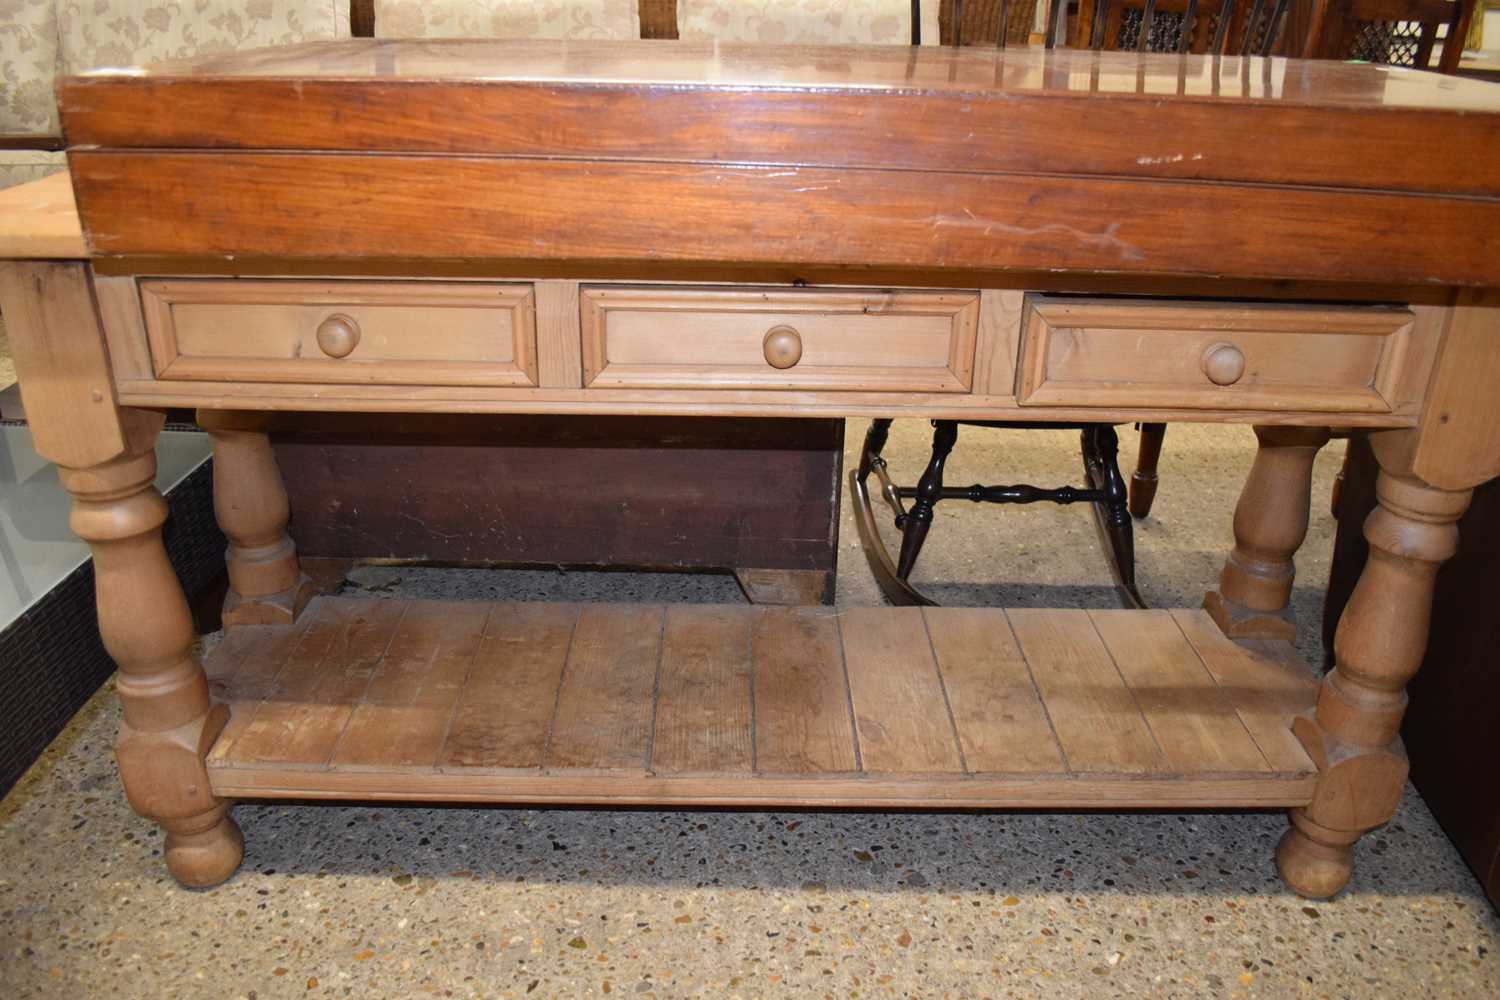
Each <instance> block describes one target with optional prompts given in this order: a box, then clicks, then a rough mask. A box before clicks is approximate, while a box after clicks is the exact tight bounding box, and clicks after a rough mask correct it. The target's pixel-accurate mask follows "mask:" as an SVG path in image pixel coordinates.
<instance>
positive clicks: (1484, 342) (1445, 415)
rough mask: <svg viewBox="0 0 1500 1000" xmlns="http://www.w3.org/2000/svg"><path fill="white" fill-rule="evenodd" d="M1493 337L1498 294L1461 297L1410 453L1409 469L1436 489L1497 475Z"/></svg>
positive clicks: (1499, 355)
mask: <svg viewBox="0 0 1500 1000" xmlns="http://www.w3.org/2000/svg"><path fill="white" fill-rule="evenodd" d="M1497 334H1500V292H1497V291H1494V290H1491V291H1486V292H1471V293H1464V294H1463V295H1462V296H1461V297H1460V299H1459V302H1458V305H1457V307H1456V308H1455V309H1454V310H1453V312H1452V313H1451V319H1450V321H1449V323H1448V330H1447V335H1446V336H1445V337H1444V339H1443V346H1442V348H1441V351H1442V353H1441V355H1440V356H1439V360H1438V365H1437V369H1436V371H1435V372H1434V375H1433V381H1432V386H1431V389H1430V390H1429V392H1428V395H1427V412H1426V413H1425V414H1424V416H1423V420H1422V428H1421V430H1420V432H1417V433H1415V435H1414V436H1415V441H1414V451H1413V452H1412V454H1411V467H1412V471H1413V472H1415V473H1416V474H1417V475H1418V476H1420V477H1421V478H1422V479H1423V480H1424V481H1426V482H1427V483H1429V484H1430V485H1432V486H1436V487H1438V488H1439V489H1446V490H1461V489H1470V488H1472V487H1474V486H1478V485H1479V484H1480V483H1483V482H1486V481H1487V480H1489V479H1492V478H1494V477H1495V476H1496V475H1497V474H1500V415H1497V413H1496V409H1495V406H1494V393H1495V386H1496V384H1497V383H1500V352H1497V351H1496V350H1495V337H1496V335H1497ZM1387 447H1388V446H1387Z"/></svg>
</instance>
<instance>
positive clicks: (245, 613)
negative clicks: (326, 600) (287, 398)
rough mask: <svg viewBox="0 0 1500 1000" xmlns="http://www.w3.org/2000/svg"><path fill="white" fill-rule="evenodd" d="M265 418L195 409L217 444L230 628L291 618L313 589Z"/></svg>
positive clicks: (217, 504) (218, 511) (217, 508)
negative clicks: (289, 527) (290, 528)
mask: <svg viewBox="0 0 1500 1000" xmlns="http://www.w3.org/2000/svg"><path fill="white" fill-rule="evenodd" d="M268 420H269V415H268V414H264V413H242V412H225V411H220V410H199V411H198V423H199V424H200V425H202V426H203V428H204V429H205V430H207V431H208V434H209V437H210V438H211V439H212V441H213V447H214V515H215V516H216V517H217V518H218V521H219V527H220V528H221V529H222V530H223V532H224V534H225V535H226V536H227V537H228V538H229V552H228V554H227V556H226V561H227V562H228V565H229V595H228V596H227V597H226V598H225V599H224V625H225V627H226V628H227V627H232V626H235V625H276V624H287V623H290V622H292V621H294V620H296V618H297V615H299V614H300V613H301V612H302V609H303V608H304V607H306V605H307V602H308V601H309V600H311V599H312V596H313V593H314V588H313V585H312V581H311V580H310V579H308V577H307V575H306V574H304V573H303V572H302V569H301V567H300V566H299V565H298V563H297V547H296V545H295V544H293V542H292V539H291V537H290V536H289V535H288V534H287V533H286V523H287V518H288V517H289V516H290V512H289V511H288V508H287V500H286V488H285V487H284V486H283V485H282V483H281V472H280V471H279V470H278V469H277V468H276V456H275V455H274V454H273V453H272V451H271V442H270V439H269V438H268V437H267V436H266V424H267V422H268Z"/></svg>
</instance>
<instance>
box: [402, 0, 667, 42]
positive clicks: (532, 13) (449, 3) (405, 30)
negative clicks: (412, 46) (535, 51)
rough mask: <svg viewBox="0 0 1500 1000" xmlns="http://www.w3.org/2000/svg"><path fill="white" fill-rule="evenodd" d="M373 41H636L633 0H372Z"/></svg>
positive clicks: (638, 27)
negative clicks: (620, 39) (471, 39)
mask: <svg viewBox="0 0 1500 1000" xmlns="http://www.w3.org/2000/svg"><path fill="white" fill-rule="evenodd" d="M375 37H376V38H639V37H641V15H640V9H639V8H638V7H637V5H636V0H375Z"/></svg>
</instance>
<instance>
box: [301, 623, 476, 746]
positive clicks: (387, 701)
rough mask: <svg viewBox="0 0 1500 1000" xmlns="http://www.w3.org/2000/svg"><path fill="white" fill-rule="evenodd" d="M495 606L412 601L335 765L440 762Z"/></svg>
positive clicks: (346, 730) (357, 710) (348, 729)
mask: <svg viewBox="0 0 1500 1000" xmlns="http://www.w3.org/2000/svg"><path fill="white" fill-rule="evenodd" d="M490 607H491V606H490V605H488V604H482V603H480V602H478V601H462V602H457V603H454V602H445V601H413V602H412V603H411V606H410V607H409V608H408V609H407V612H406V616H405V617H404V618H403V619H402V621H401V627H400V628H399V629H397V631H396V636H395V638H393V639H392V640H391V646H390V649H388V650H387V651H386V654H385V656H384V657H383V658H382V659H381V661H380V663H379V664H378V665H377V666H376V668H375V673H374V675H373V676H372V677H371V678H370V683H369V686H368V687H367V688H366V689H365V692H364V695H363V697H362V698H361V699H360V702H359V704H357V705H356V706H355V707H354V712H353V714H352V715H351V716H350V718H349V724H348V725H347V726H345V727H344V732H343V734H342V735H341V736H340V737H339V742H338V746H337V747H336V748H335V750H334V752H333V758H332V760H331V764H332V766H333V767H341V768H350V767H357V768H384V767H410V766H426V767H432V766H433V765H435V764H436V763H437V760H438V755H439V753H441V752H442V749H443V744H444V742H445V741H446V740H447V737H448V726H449V724H450V723H451V722H452V720H453V712H454V709H455V708H456V707H457V705H458V699H459V695H460V694H461V693H462V691H463V687H464V681H465V680H467V678H468V673H469V668H470V665H471V664H472V663H473V661H474V658H475V655H476V654H477V653H478V652H479V645H480V643H481V641H482V640H483V639H484V635H485V625H486V623H487V621H488V619H489V614H490Z"/></svg>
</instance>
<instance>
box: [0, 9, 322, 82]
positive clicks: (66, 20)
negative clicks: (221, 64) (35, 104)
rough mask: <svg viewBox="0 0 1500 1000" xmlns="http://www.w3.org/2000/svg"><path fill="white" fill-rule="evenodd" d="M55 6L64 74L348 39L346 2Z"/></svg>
mask: <svg viewBox="0 0 1500 1000" xmlns="http://www.w3.org/2000/svg"><path fill="white" fill-rule="evenodd" d="M0 2H4V0H0ZM57 6H58V29H59V33H60V37H61V40H62V54H63V58H62V64H63V65H62V68H63V71H64V72H67V73H81V72H83V71H84V70H89V69H97V68H99V67H105V66H134V65H138V64H140V63H143V62H154V61H157V60H161V59H184V58H188V57H191V56H197V55H205V54H208V53H213V52H228V51H231V50H235V49H253V48H258V47H260V46H263V45H287V44H291V43H292V42H305V41H310V40H313V39H322V38H347V37H349V0H147V2H141V0H60V2H59V3H58V5H57Z"/></svg>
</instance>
